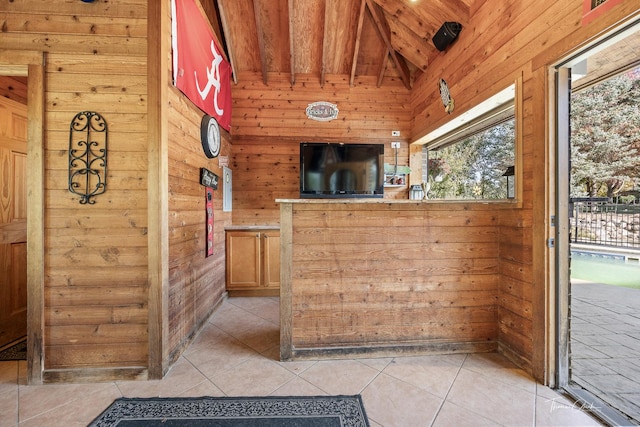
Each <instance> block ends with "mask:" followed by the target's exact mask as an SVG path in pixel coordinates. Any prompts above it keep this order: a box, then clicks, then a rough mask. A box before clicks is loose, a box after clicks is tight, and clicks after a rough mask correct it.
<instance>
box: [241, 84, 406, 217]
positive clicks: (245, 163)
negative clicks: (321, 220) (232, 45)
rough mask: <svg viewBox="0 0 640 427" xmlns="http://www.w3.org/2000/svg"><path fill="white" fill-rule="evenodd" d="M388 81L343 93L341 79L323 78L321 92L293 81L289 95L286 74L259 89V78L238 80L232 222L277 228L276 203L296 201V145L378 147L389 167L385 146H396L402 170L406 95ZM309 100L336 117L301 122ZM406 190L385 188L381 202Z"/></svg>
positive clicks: (357, 86)
mask: <svg viewBox="0 0 640 427" xmlns="http://www.w3.org/2000/svg"><path fill="white" fill-rule="evenodd" d="M388 80H389V82H387V81H386V80H385V85H384V86H382V87H380V88H375V79H368V80H366V81H365V80H362V79H361V80H358V79H356V84H354V86H353V87H350V86H349V82H348V80H345V79H343V78H342V77H338V76H327V81H326V83H325V85H324V87H321V86H320V82H319V79H318V78H317V77H315V78H310V77H308V76H304V75H297V76H296V83H295V86H294V87H293V88H292V87H291V81H290V77H289V75H288V74H287V75H284V74H280V75H278V74H269V78H268V82H269V85H268V86H265V85H264V84H263V83H262V74H261V73H241V74H240V75H239V76H238V85H237V86H234V87H233V120H232V130H231V132H232V135H233V150H232V161H231V169H232V170H233V186H234V194H233V223H234V224H235V225H240V224H246V225H250V224H278V223H279V221H280V206H279V205H278V204H276V203H275V199H277V198H297V197H299V194H300V187H299V186H300V181H299V180H300V175H299V167H300V142H303V141H314V142H324V141H329V142H347V143H349V142H365V143H382V144H385V162H386V163H391V164H393V162H394V154H393V150H392V149H391V141H398V142H400V143H401V145H400V150H399V152H398V158H399V164H401V165H407V164H408V157H409V154H408V153H409V151H408V141H409V127H410V122H411V112H410V108H409V91H408V90H407V89H406V88H405V87H404V86H403V84H402V82H401V81H400V80H392V79H388ZM365 83H366V86H365ZM316 101H327V102H331V103H333V104H336V105H337V106H338V110H339V113H338V118H337V119H336V120H333V121H329V122H319V121H314V120H310V119H308V118H307V116H306V114H305V109H306V108H307V106H308V105H309V104H310V103H312V102H316ZM392 130H399V131H400V137H392V136H391V131H392ZM407 188H408V187H406V186H405V187H404V188H399V189H398V188H392V189H389V188H385V197H387V198H404V199H406V198H408V191H407Z"/></svg>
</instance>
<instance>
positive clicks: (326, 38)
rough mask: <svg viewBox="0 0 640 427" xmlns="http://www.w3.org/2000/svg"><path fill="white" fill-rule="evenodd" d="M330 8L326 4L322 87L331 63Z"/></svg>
mask: <svg viewBox="0 0 640 427" xmlns="http://www.w3.org/2000/svg"><path fill="white" fill-rule="evenodd" d="M328 23H329V8H328V7H327V2H325V3H324V25H323V27H324V31H323V35H322V60H321V64H320V87H324V82H325V80H326V79H325V75H326V73H327V61H329V53H330V52H329V46H330V43H329V37H330V34H329V25H327V24H328Z"/></svg>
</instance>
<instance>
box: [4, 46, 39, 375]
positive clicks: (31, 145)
mask: <svg viewBox="0 0 640 427" xmlns="http://www.w3.org/2000/svg"><path fill="white" fill-rule="evenodd" d="M44 64H45V55H44V52H39V51H17V50H0V75H6V76H22V77H27V170H28V171H29V173H28V174H27V383H28V384H42V374H43V361H44V318H43V315H44V107H45V103H44Z"/></svg>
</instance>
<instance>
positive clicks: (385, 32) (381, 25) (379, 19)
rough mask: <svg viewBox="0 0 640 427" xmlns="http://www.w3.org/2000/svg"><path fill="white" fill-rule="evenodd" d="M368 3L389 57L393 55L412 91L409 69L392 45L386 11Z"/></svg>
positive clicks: (400, 72) (402, 76) (401, 74)
mask: <svg viewBox="0 0 640 427" xmlns="http://www.w3.org/2000/svg"><path fill="white" fill-rule="evenodd" d="M366 1H367V7H368V8H369V11H370V12H371V17H372V18H373V22H375V24H376V28H377V29H378V34H380V37H382V40H383V41H384V44H385V45H386V46H387V50H388V51H389V55H391V59H392V60H393V63H394V64H395V66H396V68H397V69H398V73H399V74H400V78H401V79H402V81H403V83H404V85H405V86H406V88H407V89H411V75H410V72H409V67H408V66H407V63H406V62H405V60H404V58H402V57H401V56H400V55H398V54H397V52H396V51H395V49H394V48H393V46H392V44H391V30H390V29H389V24H388V23H387V20H386V18H385V16H384V11H383V10H382V9H381V8H380V6H378V5H377V4H376V3H374V2H373V1H372V0H366Z"/></svg>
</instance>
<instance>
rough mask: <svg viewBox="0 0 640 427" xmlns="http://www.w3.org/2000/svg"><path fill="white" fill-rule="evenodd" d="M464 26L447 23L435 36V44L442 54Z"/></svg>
mask: <svg viewBox="0 0 640 427" xmlns="http://www.w3.org/2000/svg"><path fill="white" fill-rule="evenodd" d="M460 30H462V24H460V23H459V22H445V23H444V24H442V27H440V29H439V30H438V32H437V33H436V34H435V35H434V36H433V39H432V40H433V44H434V45H435V46H436V49H438V50H439V51H440V52H442V51H443V50H445V49H446V48H447V46H449V45H450V44H451V42H453V41H454V40H455V39H456V38H457V37H458V34H460Z"/></svg>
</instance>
